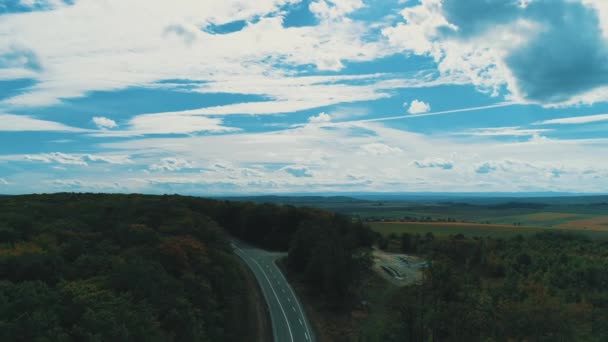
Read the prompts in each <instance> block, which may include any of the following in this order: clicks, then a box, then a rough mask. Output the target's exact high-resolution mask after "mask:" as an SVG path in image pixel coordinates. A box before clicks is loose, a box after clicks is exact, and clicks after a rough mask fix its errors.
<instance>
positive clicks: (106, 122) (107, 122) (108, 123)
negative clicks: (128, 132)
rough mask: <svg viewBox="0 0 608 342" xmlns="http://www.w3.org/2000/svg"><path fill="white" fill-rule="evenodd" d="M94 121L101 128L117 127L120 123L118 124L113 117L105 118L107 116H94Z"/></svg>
mask: <svg viewBox="0 0 608 342" xmlns="http://www.w3.org/2000/svg"><path fill="white" fill-rule="evenodd" d="M93 123H94V124H95V125H96V126H97V127H98V128H99V129H108V128H116V127H118V124H116V121H114V120H112V119H108V118H105V117H101V116H96V117H94V118H93Z"/></svg>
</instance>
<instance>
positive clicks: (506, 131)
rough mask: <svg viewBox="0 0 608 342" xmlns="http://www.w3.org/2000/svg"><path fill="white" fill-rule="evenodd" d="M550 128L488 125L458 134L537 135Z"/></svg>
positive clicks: (548, 130)
mask: <svg viewBox="0 0 608 342" xmlns="http://www.w3.org/2000/svg"><path fill="white" fill-rule="evenodd" d="M551 131H552V130H551V129H523V128H521V127H490V128H476V129H472V130H470V131H466V132H463V133H457V134H458V135H471V136H478V137H499V136H538V135H540V134H541V133H546V132H551Z"/></svg>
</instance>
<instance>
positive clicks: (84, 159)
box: [5, 152, 132, 166]
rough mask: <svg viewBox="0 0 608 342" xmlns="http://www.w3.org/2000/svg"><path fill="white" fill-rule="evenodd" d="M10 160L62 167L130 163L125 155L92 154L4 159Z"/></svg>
mask: <svg viewBox="0 0 608 342" xmlns="http://www.w3.org/2000/svg"><path fill="white" fill-rule="evenodd" d="M7 158H8V159H11V160H26V161H31V162H41V163H56V164H63V165H80V166H87V165H89V164H90V163H107V164H117V165H122V164H130V163H131V162H132V161H131V159H130V158H129V156H125V155H93V154H70V153H61V152H53V153H41V154H28V155H25V156H9V157H5V159H7Z"/></svg>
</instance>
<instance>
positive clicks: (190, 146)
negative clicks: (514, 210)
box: [0, 0, 608, 195]
mask: <svg viewBox="0 0 608 342" xmlns="http://www.w3.org/2000/svg"><path fill="white" fill-rule="evenodd" d="M607 156H608V2H607V1H605V0H466V1H465V0H421V1H414V0H410V1H407V0H256V1H250V0H180V1H165V0H155V1H144V0H0V193H4V194H20V193H42V192H59V191H75V192H142V193H181V194H193V195H222V194H280V193H353V192H427V191H428V192H576V193H606V192H608V157H607Z"/></svg>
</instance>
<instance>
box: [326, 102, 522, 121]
mask: <svg viewBox="0 0 608 342" xmlns="http://www.w3.org/2000/svg"><path fill="white" fill-rule="evenodd" d="M516 104H517V103H514V102H501V103H497V104H493V105H489V106H482V107H471V108H462V109H451V110H444V111H440V112H432V113H425V114H407V115H398V116H388V117H384V118H375V119H363V120H353V121H345V122H337V124H345V123H360V122H375V121H390V120H399V119H413V118H419V117H423V116H433V115H445V114H452V113H462V112H474V111H478V110H484V109H490V108H499V107H508V106H513V105H516Z"/></svg>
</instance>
